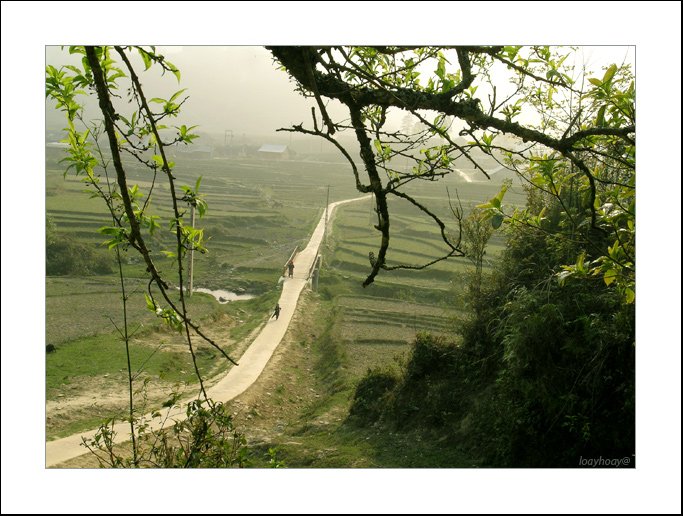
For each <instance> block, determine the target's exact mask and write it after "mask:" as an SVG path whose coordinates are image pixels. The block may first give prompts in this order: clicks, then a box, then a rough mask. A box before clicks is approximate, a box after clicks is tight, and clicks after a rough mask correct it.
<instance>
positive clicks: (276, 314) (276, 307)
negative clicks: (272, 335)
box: [271, 303, 280, 321]
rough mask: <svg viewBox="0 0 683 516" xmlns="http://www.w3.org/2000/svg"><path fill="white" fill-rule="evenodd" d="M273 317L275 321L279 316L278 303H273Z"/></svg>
mask: <svg viewBox="0 0 683 516" xmlns="http://www.w3.org/2000/svg"><path fill="white" fill-rule="evenodd" d="M273 317H275V320H276V321H277V320H278V319H279V318H280V303H277V304H276V305H275V311H274V312H273V315H272V316H271V318H273Z"/></svg>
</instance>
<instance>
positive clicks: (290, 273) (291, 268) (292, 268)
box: [287, 260, 294, 278]
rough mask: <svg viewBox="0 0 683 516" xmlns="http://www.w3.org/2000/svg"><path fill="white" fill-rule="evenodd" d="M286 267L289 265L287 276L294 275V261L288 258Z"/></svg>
mask: <svg viewBox="0 0 683 516" xmlns="http://www.w3.org/2000/svg"><path fill="white" fill-rule="evenodd" d="M287 267H289V277H290V278H293V277H294V261H293V260H290V261H289V263H288V264H287Z"/></svg>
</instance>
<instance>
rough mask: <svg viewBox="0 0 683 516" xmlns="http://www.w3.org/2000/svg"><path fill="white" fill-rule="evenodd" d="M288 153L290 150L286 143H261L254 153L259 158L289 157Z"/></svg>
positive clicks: (276, 158)
mask: <svg viewBox="0 0 683 516" xmlns="http://www.w3.org/2000/svg"><path fill="white" fill-rule="evenodd" d="M290 154H291V153H290V150H289V148H288V147H287V146H286V145H268V144H265V145H262V146H261V148H260V149H259V150H258V152H257V153H256V155H257V156H258V157H259V158H264V159H275V160H282V159H289V157H290Z"/></svg>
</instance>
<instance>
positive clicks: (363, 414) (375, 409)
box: [349, 368, 399, 424]
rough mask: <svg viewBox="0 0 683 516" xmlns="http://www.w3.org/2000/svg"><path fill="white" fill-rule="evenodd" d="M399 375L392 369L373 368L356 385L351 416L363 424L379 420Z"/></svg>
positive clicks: (350, 411)
mask: <svg viewBox="0 0 683 516" xmlns="http://www.w3.org/2000/svg"><path fill="white" fill-rule="evenodd" d="M398 381H399V379H398V375H397V374H396V372H394V371H393V370H390V369H386V368H384V369H382V368H372V369H368V372H367V373H366V374H365V376H363V378H362V379H361V381H360V382H359V384H358V387H356V392H355V394H354V396H353V401H352V402H351V408H350V409H349V416H351V418H352V419H355V420H357V421H358V422H359V423H361V424H369V423H374V422H375V421H377V420H378V419H379V418H380V417H381V416H382V413H383V411H384V407H385V405H386V403H387V401H388V400H387V398H388V397H389V396H391V393H392V391H393V390H394V388H395V387H396V385H397V383H398Z"/></svg>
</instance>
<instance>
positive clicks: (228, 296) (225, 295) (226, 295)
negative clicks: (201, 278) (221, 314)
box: [194, 288, 255, 304]
mask: <svg viewBox="0 0 683 516" xmlns="http://www.w3.org/2000/svg"><path fill="white" fill-rule="evenodd" d="M194 292H202V293H204V294H211V295H212V296H213V297H215V298H216V300H217V301H218V302H219V303H221V304H225V303H227V302H229V301H238V300H240V299H252V298H254V297H255V296H252V295H251V294H238V293H237V292H230V291H229V290H210V289H208V288H195V289H194Z"/></svg>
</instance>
